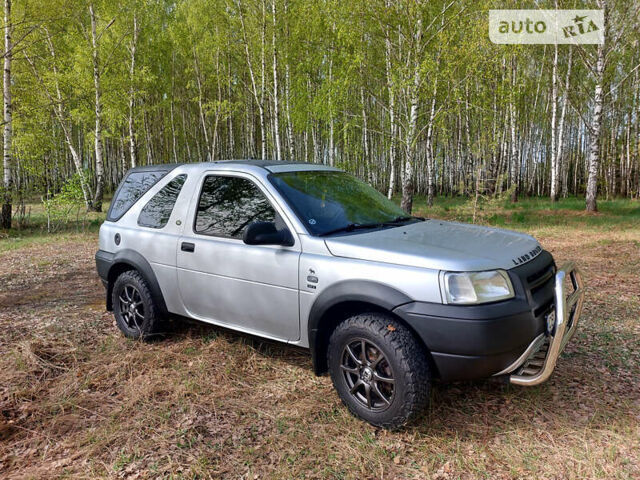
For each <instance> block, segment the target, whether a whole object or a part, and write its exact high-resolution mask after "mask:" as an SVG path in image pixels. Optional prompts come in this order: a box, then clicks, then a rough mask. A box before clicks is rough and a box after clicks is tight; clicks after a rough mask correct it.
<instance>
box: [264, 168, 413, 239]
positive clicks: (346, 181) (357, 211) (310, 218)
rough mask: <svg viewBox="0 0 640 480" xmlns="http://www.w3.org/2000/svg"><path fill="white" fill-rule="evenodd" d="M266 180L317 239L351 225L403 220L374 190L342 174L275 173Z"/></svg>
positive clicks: (386, 200)
mask: <svg viewBox="0 0 640 480" xmlns="http://www.w3.org/2000/svg"><path fill="white" fill-rule="evenodd" d="M269 178H270V180H271V183H273V185H274V186H275V187H276V188H277V189H278V191H279V192H280V193H281V194H282V196H283V197H284V198H285V200H286V201H287V203H288V204H289V205H290V206H291V208H292V209H293V210H295V212H296V213H297V214H298V217H299V218H300V220H302V221H303V222H304V224H305V225H307V228H308V229H309V231H310V232H311V233H313V234H316V235H321V234H323V233H327V232H330V231H332V230H334V229H338V228H342V227H345V226H347V225H350V224H359V225H367V224H382V223H384V222H393V221H396V220H397V219H400V218H403V217H406V213H405V212H404V211H403V210H402V209H401V208H400V207H399V206H398V205H396V204H395V203H393V202H392V201H391V200H389V199H387V197H385V196H384V195H382V194H381V193H380V192H378V191H377V190H376V189H375V188H373V187H371V186H370V185H368V184H366V183H365V182H363V181H361V180H358V179H357V178H355V177H354V176H352V175H349V174H348V173H345V172H336V171H318V170H307V171H298V172H282V173H274V174H271V175H270V176H269ZM358 231H360V232H362V231H366V230H358Z"/></svg>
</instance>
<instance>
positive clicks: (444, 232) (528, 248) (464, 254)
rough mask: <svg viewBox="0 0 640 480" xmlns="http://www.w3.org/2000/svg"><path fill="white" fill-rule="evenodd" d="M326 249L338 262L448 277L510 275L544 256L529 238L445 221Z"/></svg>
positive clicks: (332, 242) (361, 236) (331, 242)
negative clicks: (522, 262) (430, 271)
mask: <svg viewBox="0 0 640 480" xmlns="http://www.w3.org/2000/svg"><path fill="white" fill-rule="evenodd" d="M326 244H327V247H328V248H329V251H330V252H331V253H332V254H333V255H335V256H338V257H345V258H357V259H363V260H369V261H373V262H384V263H394V264H397V265H410V266H415V267H422V268H429V269H437V270H447V271H480V270H494V269H498V268H501V269H509V268H512V267H514V266H516V265H518V264H519V261H518V259H519V258H520V257H522V256H523V255H529V256H530V257H531V258H534V257H535V256H536V255H537V254H538V253H539V252H540V251H541V249H540V248H539V247H540V244H539V243H538V242H537V241H536V240H535V239H534V238H533V237H531V236H529V235H525V234H522V233H517V232H511V231H508V230H501V229H497V228H490V227H483V226H479V225H467V224H463V223H456V222H446V221H443V220H425V221H424V222H416V223H412V224H409V225H405V226H402V227H396V228H387V229H383V230H376V231H371V232H366V231H365V232H363V233H358V234H357V235H344V236H338V237H333V238H327V239H326ZM531 252H535V255H532V254H531Z"/></svg>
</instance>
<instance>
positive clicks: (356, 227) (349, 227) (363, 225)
mask: <svg viewBox="0 0 640 480" xmlns="http://www.w3.org/2000/svg"><path fill="white" fill-rule="evenodd" d="M382 226H384V224H382V223H349V224H347V225H344V226H342V227H340V228H334V229H333V230H329V231H327V232H322V233H320V234H319V235H318V236H319V237H326V236H327V235H332V234H334V233H341V232H353V231H354V230H360V229H365V228H378V227H382Z"/></svg>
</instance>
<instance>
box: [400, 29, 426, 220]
mask: <svg viewBox="0 0 640 480" xmlns="http://www.w3.org/2000/svg"><path fill="white" fill-rule="evenodd" d="M421 37H422V21H421V20H420V19H418V20H417V22H416V29H415V38H414V46H413V48H414V51H413V55H412V56H413V79H412V81H411V83H410V85H409V87H408V90H409V105H410V107H409V122H408V125H407V134H406V138H405V143H406V157H405V163H404V175H403V176H402V202H401V207H402V209H403V210H404V211H405V212H407V213H408V214H411V210H412V208H413V190H414V185H413V163H414V161H415V157H416V142H417V135H416V133H417V126H418V108H419V106H420V105H419V102H420V97H419V89H420V56H419V53H420V41H421Z"/></svg>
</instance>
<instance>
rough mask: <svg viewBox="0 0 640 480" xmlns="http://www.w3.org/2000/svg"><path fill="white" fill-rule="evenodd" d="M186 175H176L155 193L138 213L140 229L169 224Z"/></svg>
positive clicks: (162, 226)
mask: <svg viewBox="0 0 640 480" xmlns="http://www.w3.org/2000/svg"><path fill="white" fill-rule="evenodd" d="M186 179H187V176H186V175H178V176H177V177H176V178H174V179H173V180H171V181H170V182H169V183H167V184H166V185H165V186H164V187H162V189H161V190H160V191H159V192H158V193H156V194H155V195H154V196H153V198H152V199H151V200H149V201H148V202H147V204H146V205H145V206H144V207H143V208H142V210H141V211H140V216H139V217H138V225H140V226H141V227H150V228H164V227H165V226H166V225H167V222H169V218H170V217H171V212H173V207H174V205H175V204H176V200H177V199H178V195H180V190H182V185H184V182H185V180H186Z"/></svg>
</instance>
